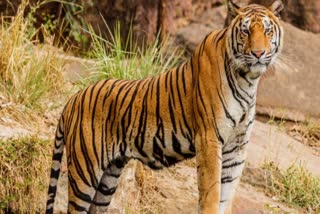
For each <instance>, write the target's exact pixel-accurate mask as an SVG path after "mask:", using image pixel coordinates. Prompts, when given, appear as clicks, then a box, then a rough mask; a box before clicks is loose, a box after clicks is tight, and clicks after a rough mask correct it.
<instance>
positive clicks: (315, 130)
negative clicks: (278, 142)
mask: <svg viewBox="0 0 320 214" xmlns="http://www.w3.org/2000/svg"><path fill="white" fill-rule="evenodd" d="M288 131H289V134H290V135H291V136H292V137H294V138H295V139H296V140H298V141H300V142H302V143H304V144H306V145H309V146H311V147H312V148H314V149H315V150H316V151H317V154H319V155H320V121H307V122H305V123H302V124H296V125H294V126H292V127H290V128H289V130H288Z"/></svg>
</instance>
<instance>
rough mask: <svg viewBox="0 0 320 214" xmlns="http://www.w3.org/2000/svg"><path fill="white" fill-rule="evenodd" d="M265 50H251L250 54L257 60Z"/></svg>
mask: <svg viewBox="0 0 320 214" xmlns="http://www.w3.org/2000/svg"><path fill="white" fill-rule="evenodd" d="M265 52H266V51H265V50H260V51H254V50H252V51H251V53H252V55H253V56H255V57H257V58H258V59H259V58H260V57H261V56H262V55H263V54H264V53H265Z"/></svg>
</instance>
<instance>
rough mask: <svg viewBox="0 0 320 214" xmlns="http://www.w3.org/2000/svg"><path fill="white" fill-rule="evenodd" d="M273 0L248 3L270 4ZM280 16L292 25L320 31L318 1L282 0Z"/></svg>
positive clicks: (257, 0)
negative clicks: (283, 7) (282, 6)
mask: <svg viewBox="0 0 320 214" xmlns="http://www.w3.org/2000/svg"><path fill="white" fill-rule="evenodd" d="M272 2H273V0H251V1H250V3H256V4H262V5H270V4H271V3H272ZM283 2H284V3H285V10H284V11H283V13H282V15H281V17H282V19H283V20H284V21H286V22H289V23H291V24H293V25H294V26H296V27H298V28H301V29H304V30H308V31H311V32H314V33H319V32H320V1H310V0H295V1H291V0H284V1H283Z"/></svg>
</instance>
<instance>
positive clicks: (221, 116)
mask: <svg viewBox="0 0 320 214" xmlns="http://www.w3.org/2000/svg"><path fill="white" fill-rule="evenodd" d="M283 7H284V6H283V4H282V2H281V0H275V1H274V2H273V3H272V5H271V6H269V7H264V6H260V5H256V4H252V5H248V6H245V7H241V8H240V7H239V6H237V5H236V4H234V3H233V2H232V1H231V0H229V1H228V11H229V14H231V16H232V18H233V19H232V22H231V24H230V25H229V26H228V27H226V28H224V29H222V30H220V31H215V32H212V33H210V34H208V35H207V36H206V37H205V38H204V40H203V41H202V42H201V44H199V45H198V47H197V48H196V50H195V51H194V53H193V55H192V57H191V59H190V60H188V61H186V62H184V63H182V64H181V65H179V66H178V67H176V68H174V69H172V70H170V71H167V72H165V73H162V74H160V75H158V76H154V77H149V78H146V79H142V80H121V79H106V80H102V81H99V82H97V83H96V84H93V85H90V86H89V87H87V88H85V89H83V90H81V91H79V92H78V93H76V94H75V95H74V96H73V97H72V98H71V99H70V100H69V101H68V103H67V104H66V106H65V108H64V110H63V112H62V115H61V117H60V120H59V123H58V127H57V131H56V136H55V144H54V151H53V163H52V168H51V176H50V185H49V191H48V200H47V208H46V213H53V204H54V200H55V196H56V191H57V180H58V177H59V172H60V166H61V158H62V155H63V150H64V147H66V155H67V166H68V180H69V182H68V192H69V193H68V195H69V199H68V200H69V201H68V213H87V212H90V213H94V212H95V211H96V210H97V208H101V207H103V208H107V206H108V205H109V204H110V201H111V198H112V195H113V193H114V192H115V191H116V187H117V179H118V178H119V176H120V174H121V171H122V169H123V168H124V166H125V165H126V163H127V162H128V161H129V160H130V159H138V160H140V161H141V162H142V163H144V164H146V165H148V166H149V167H151V168H152V169H161V168H163V167H169V166H171V165H173V164H175V163H177V162H179V161H182V160H185V159H188V158H192V157H194V156H196V162H197V174H198V188H199V207H198V210H199V213H205V214H207V213H210V214H212V213H215V214H216V213H220V214H222V213H231V205H232V202H231V201H232V198H233V195H234V194H235V189H236V186H237V185H238V183H239V178H240V176H241V173H242V169H243V167H244V162H245V158H246V147H247V144H248V142H249V136H250V133H251V130H252V125H253V121H254V115H255V104H256V92H257V86H258V82H259V79H260V77H261V75H262V74H263V73H265V71H266V70H267V68H268V67H269V66H270V65H271V64H273V62H274V60H275V59H276V57H277V55H278V54H279V53H280V51H281V47H282V43H283V42H282V38H283V30H282V28H281V25H280V21H279V18H278V15H279V13H280V11H281V10H282V9H283Z"/></svg>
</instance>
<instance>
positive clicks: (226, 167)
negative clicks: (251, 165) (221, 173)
mask: <svg viewBox="0 0 320 214" xmlns="http://www.w3.org/2000/svg"><path fill="white" fill-rule="evenodd" d="M242 164H244V160H243V161H239V162H238V161H236V162H233V163H232V164H229V165H225V166H223V165H222V169H228V168H232V167H235V166H240V165H242Z"/></svg>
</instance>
